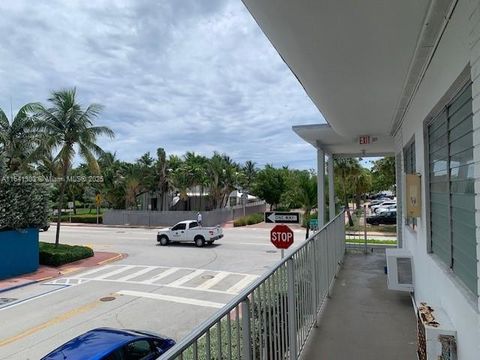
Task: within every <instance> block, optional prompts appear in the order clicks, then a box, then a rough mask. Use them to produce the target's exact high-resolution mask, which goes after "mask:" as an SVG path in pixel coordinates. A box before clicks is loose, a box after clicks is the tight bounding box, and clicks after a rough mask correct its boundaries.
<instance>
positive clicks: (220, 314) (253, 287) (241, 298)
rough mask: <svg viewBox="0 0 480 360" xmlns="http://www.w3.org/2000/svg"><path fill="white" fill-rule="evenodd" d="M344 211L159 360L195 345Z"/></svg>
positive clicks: (175, 355) (341, 213) (179, 353)
mask: <svg viewBox="0 0 480 360" xmlns="http://www.w3.org/2000/svg"><path fill="white" fill-rule="evenodd" d="M344 213H345V212H344V211H342V212H340V214H338V215H337V216H336V217H335V218H334V219H332V220H330V221H329V222H328V223H327V224H325V225H324V226H323V227H322V228H321V229H320V230H319V231H318V232H316V233H314V234H313V235H311V236H310V237H309V238H308V239H307V240H305V242H304V243H303V244H301V245H300V246H299V247H297V248H295V250H294V251H291V252H290V253H289V254H287V255H286V256H285V257H284V258H283V259H281V260H279V261H278V262H276V263H275V264H274V265H273V266H272V267H271V268H270V269H269V270H268V271H267V272H265V273H264V274H263V275H261V276H260V277H259V278H258V279H257V280H255V281H254V282H253V283H252V284H250V285H248V286H247V287H246V288H245V289H243V290H242V291H241V293H240V294H238V295H237V296H236V297H235V298H234V299H232V300H231V301H230V302H228V303H227V304H226V305H225V306H224V307H223V308H222V309H220V310H218V311H217V312H216V313H214V314H213V315H212V316H211V317H210V318H208V319H207V320H205V321H203V322H202V323H201V324H200V325H198V326H197V327H196V328H195V329H193V330H192V331H191V332H190V333H189V334H188V335H187V336H186V337H184V338H183V339H182V340H180V341H179V342H178V343H177V344H176V345H175V346H174V347H173V348H171V349H170V350H169V351H168V352H166V353H165V354H163V355H162V356H161V357H160V358H159V359H161V360H167V359H174V358H175V357H177V356H180V355H181V354H182V353H183V351H184V350H185V349H186V348H187V347H189V346H191V345H192V344H194V343H195V341H197V340H198V339H199V338H200V337H201V336H203V335H204V334H205V333H206V332H207V331H208V330H209V329H210V328H211V327H212V326H213V325H215V324H217V323H219V322H220V321H221V320H222V318H224V317H225V316H227V315H228V314H230V313H231V312H232V310H234V309H235V308H236V307H238V306H239V305H240V304H241V303H242V302H244V301H245V300H247V299H248V298H249V296H250V295H251V294H252V292H254V291H255V290H256V289H258V288H259V287H260V286H261V285H262V284H263V283H265V282H266V281H267V280H268V279H269V278H270V277H271V276H272V275H273V274H274V273H275V272H276V271H277V270H278V269H279V268H281V267H282V266H285V264H286V263H287V262H289V261H291V260H292V258H293V257H294V256H295V255H296V254H299V253H300V252H301V251H302V250H303V249H304V248H305V247H306V246H308V244H310V243H311V242H312V241H314V239H316V238H317V237H318V236H319V234H321V233H322V232H324V231H327V229H329V228H330V227H331V226H332V225H333V224H334V223H335V221H336V220H337V219H338V218H339V217H341V216H345V215H344Z"/></svg>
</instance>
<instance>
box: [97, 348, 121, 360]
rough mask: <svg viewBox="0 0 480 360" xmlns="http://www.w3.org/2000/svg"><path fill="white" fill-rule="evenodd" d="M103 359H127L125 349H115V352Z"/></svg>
mask: <svg viewBox="0 0 480 360" xmlns="http://www.w3.org/2000/svg"><path fill="white" fill-rule="evenodd" d="M102 360H125V356H124V355H123V349H119V350H115V351H114V352H112V353H110V354H108V355H107V356H105V357H103V358H102Z"/></svg>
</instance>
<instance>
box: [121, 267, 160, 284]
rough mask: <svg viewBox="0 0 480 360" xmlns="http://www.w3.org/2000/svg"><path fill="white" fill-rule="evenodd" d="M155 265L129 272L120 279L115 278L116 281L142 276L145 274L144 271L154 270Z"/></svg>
mask: <svg viewBox="0 0 480 360" xmlns="http://www.w3.org/2000/svg"><path fill="white" fill-rule="evenodd" d="M155 269H156V267H155V266H147V267H146V268H144V269H142V270H139V271H137V272H134V273H133V274H129V275H127V276H124V277H122V278H120V279H117V280H118V281H128V280H130V279H135V278H136V277H139V276H142V275H145V274H146V273H148V272H150V271H152V270H155Z"/></svg>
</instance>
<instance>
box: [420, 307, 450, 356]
mask: <svg viewBox="0 0 480 360" xmlns="http://www.w3.org/2000/svg"><path fill="white" fill-rule="evenodd" d="M417 337H418V342H417V357H418V360H438V359H441V360H457V332H456V331H455V329H454V328H453V325H452V323H451V321H450V319H449V317H448V316H447V314H446V313H445V312H444V311H443V310H442V309H441V308H432V307H431V306H428V305H427V304H426V303H421V304H420V306H419V307H418V310H417Z"/></svg>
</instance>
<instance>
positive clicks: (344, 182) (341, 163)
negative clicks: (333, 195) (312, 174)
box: [334, 158, 361, 226]
mask: <svg viewBox="0 0 480 360" xmlns="http://www.w3.org/2000/svg"><path fill="white" fill-rule="evenodd" d="M360 169H361V167H360V164H359V163H358V160H357V159H353V158H336V159H334V173H335V177H336V179H337V180H338V181H339V185H340V186H339V187H337V188H340V189H341V190H342V193H343V194H342V195H343V199H344V201H345V209H346V210H347V216H348V223H349V225H350V226H353V219H352V214H351V213H350V207H349V205H348V204H349V201H348V197H349V195H351V191H352V190H354V182H353V179H354V177H355V176H356V175H358V174H359V173H360Z"/></svg>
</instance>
